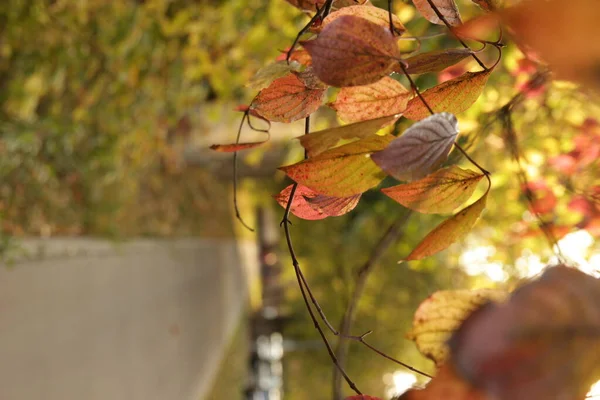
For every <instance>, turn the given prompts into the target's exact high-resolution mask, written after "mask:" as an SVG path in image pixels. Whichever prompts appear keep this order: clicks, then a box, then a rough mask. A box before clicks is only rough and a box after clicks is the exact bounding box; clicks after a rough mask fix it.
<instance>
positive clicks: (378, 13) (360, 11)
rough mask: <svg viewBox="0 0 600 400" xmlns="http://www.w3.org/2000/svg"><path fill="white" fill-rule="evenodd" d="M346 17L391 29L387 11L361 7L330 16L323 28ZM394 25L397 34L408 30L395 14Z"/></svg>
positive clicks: (393, 17) (356, 6)
mask: <svg viewBox="0 0 600 400" xmlns="http://www.w3.org/2000/svg"><path fill="white" fill-rule="evenodd" d="M344 15H354V16H356V17H360V18H363V19H366V20H368V21H371V22H373V23H374V24H377V25H380V26H382V27H384V28H387V29H389V28H390V16H389V13H388V11H387V10H384V9H382V8H379V7H372V6H359V5H354V6H350V7H344V8H341V9H340V10H338V11H335V12H333V13H331V14H329V15H328V16H327V18H325V19H324V20H323V26H326V25H327V24H329V23H331V22H333V21H335V20H336V19H338V18H340V17H342V16H344ZM392 23H393V24H394V29H395V30H396V33H397V34H400V33H402V32H404V31H405V30H406V28H405V27H404V25H402V22H401V21H400V18H398V17H397V16H396V15H394V14H392Z"/></svg>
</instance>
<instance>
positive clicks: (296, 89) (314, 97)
mask: <svg viewBox="0 0 600 400" xmlns="http://www.w3.org/2000/svg"><path fill="white" fill-rule="evenodd" d="M324 95H325V89H311V88H308V87H307V86H306V84H305V83H304V82H303V81H302V80H300V78H299V76H298V74H297V73H294V72H292V73H290V74H288V75H286V76H284V77H281V78H279V79H276V80H274V81H273V82H272V83H271V84H270V85H269V87H267V88H266V89H263V90H261V91H260V93H259V94H258V96H256V98H255V99H254V101H253V102H252V105H251V108H252V109H253V110H255V111H256V112H258V113H259V114H260V115H261V116H263V117H265V118H266V119H268V120H269V121H274V122H292V121H296V120H298V119H302V118H306V117H307V116H309V115H310V114H312V113H313V112H315V111H316V110H317V109H318V108H319V107H320V106H321V103H322V101H323V97H324Z"/></svg>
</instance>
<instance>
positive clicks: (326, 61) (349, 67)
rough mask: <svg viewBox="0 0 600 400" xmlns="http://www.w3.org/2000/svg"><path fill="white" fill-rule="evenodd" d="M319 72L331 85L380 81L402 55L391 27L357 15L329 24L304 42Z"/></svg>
mask: <svg viewBox="0 0 600 400" xmlns="http://www.w3.org/2000/svg"><path fill="white" fill-rule="evenodd" d="M301 44H302V46H303V47H304V48H305V49H306V50H307V51H308V52H309V53H310V55H311V57H312V62H313V64H312V65H313V68H314V70H315V73H316V75H317V76H318V77H319V79H321V80H322V81H323V82H325V83H326V84H328V85H332V86H338V87H342V86H357V85H368V84H370V83H374V82H377V81H378V80H380V79H381V78H383V77H384V76H386V75H388V74H389V73H390V72H392V70H393V67H394V65H395V64H396V62H397V60H398V59H399V58H400V50H399V49H398V46H397V44H396V39H395V38H394V36H392V34H391V33H390V31H389V29H387V28H385V27H382V26H380V25H377V24H374V23H373V22H371V21H368V20H366V19H364V18H359V17H356V16H354V15H343V16H341V17H339V18H336V19H335V20H334V21H332V22H331V23H329V24H327V25H326V26H325V27H324V28H323V30H322V31H321V33H320V34H319V36H317V38H316V39H315V40H310V41H305V42H301Z"/></svg>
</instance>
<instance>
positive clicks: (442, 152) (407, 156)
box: [371, 112, 458, 181]
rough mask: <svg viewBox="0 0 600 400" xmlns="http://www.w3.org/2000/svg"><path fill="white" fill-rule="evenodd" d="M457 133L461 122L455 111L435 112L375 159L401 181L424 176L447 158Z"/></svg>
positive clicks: (374, 156)
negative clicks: (457, 118)
mask: <svg viewBox="0 0 600 400" xmlns="http://www.w3.org/2000/svg"><path fill="white" fill-rule="evenodd" d="M457 134H458V122H457V120H456V117H455V116H454V115H453V114H450V113H446V112H443V113H439V114H434V115H432V116H430V117H428V118H425V119H423V120H421V121H419V122H417V123H416V124H414V125H413V126H411V127H410V128H408V129H407V130H406V131H405V132H404V134H402V136H400V137H398V138H396V139H394V140H393V141H392V142H391V143H390V144H389V145H388V146H387V147H386V148H385V149H384V150H382V151H379V152H377V153H374V154H372V155H371V159H372V160H373V161H374V162H375V163H376V164H377V165H378V166H379V167H380V168H381V169H383V170H384V171H385V172H386V173H387V174H389V175H390V176H392V177H394V178H396V179H398V180H401V181H411V180H415V179H421V178H423V177H425V176H426V175H428V174H429V173H431V172H433V171H435V170H436V169H437V168H438V167H439V166H440V165H441V164H442V163H443V162H444V161H445V160H446V158H447V157H448V153H449V152H450V149H451V148H452V144H453V143H454V139H455V138H456V135H457Z"/></svg>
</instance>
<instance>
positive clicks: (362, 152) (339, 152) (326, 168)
mask: <svg viewBox="0 0 600 400" xmlns="http://www.w3.org/2000/svg"><path fill="white" fill-rule="evenodd" d="M392 139H394V137H393V136H391V135H385V136H379V135H372V136H369V137H367V138H365V139H361V140H358V141H356V142H352V143H348V144H345V145H343V146H340V147H335V148H333V149H330V150H327V151H325V152H323V153H321V154H319V155H317V156H315V157H312V158H309V159H307V160H304V161H301V162H299V163H297V164H293V165H289V166H286V167H281V168H279V169H280V170H282V171H284V172H285V173H286V174H287V175H288V176H289V177H290V178H292V179H293V180H294V181H296V182H298V183H300V184H302V185H305V186H308V187H309V188H311V189H313V190H315V191H316V192H318V193H321V194H325V195H328V196H337V197H348V196H353V195H355V194H359V193H363V192H364V191H366V190H368V189H370V188H372V187H373V186H376V185H377V184H378V183H379V182H381V181H382V180H383V178H384V177H385V175H384V174H383V173H382V172H381V170H380V169H379V167H377V165H375V163H374V162H373V161H371V158H370V157H369V155H370V154H371V153H373V152H375V151H379V150H381V149H383V148H385V147H386V146H387V145H388V144H389V143H390V141H392Z"/></svg>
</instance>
